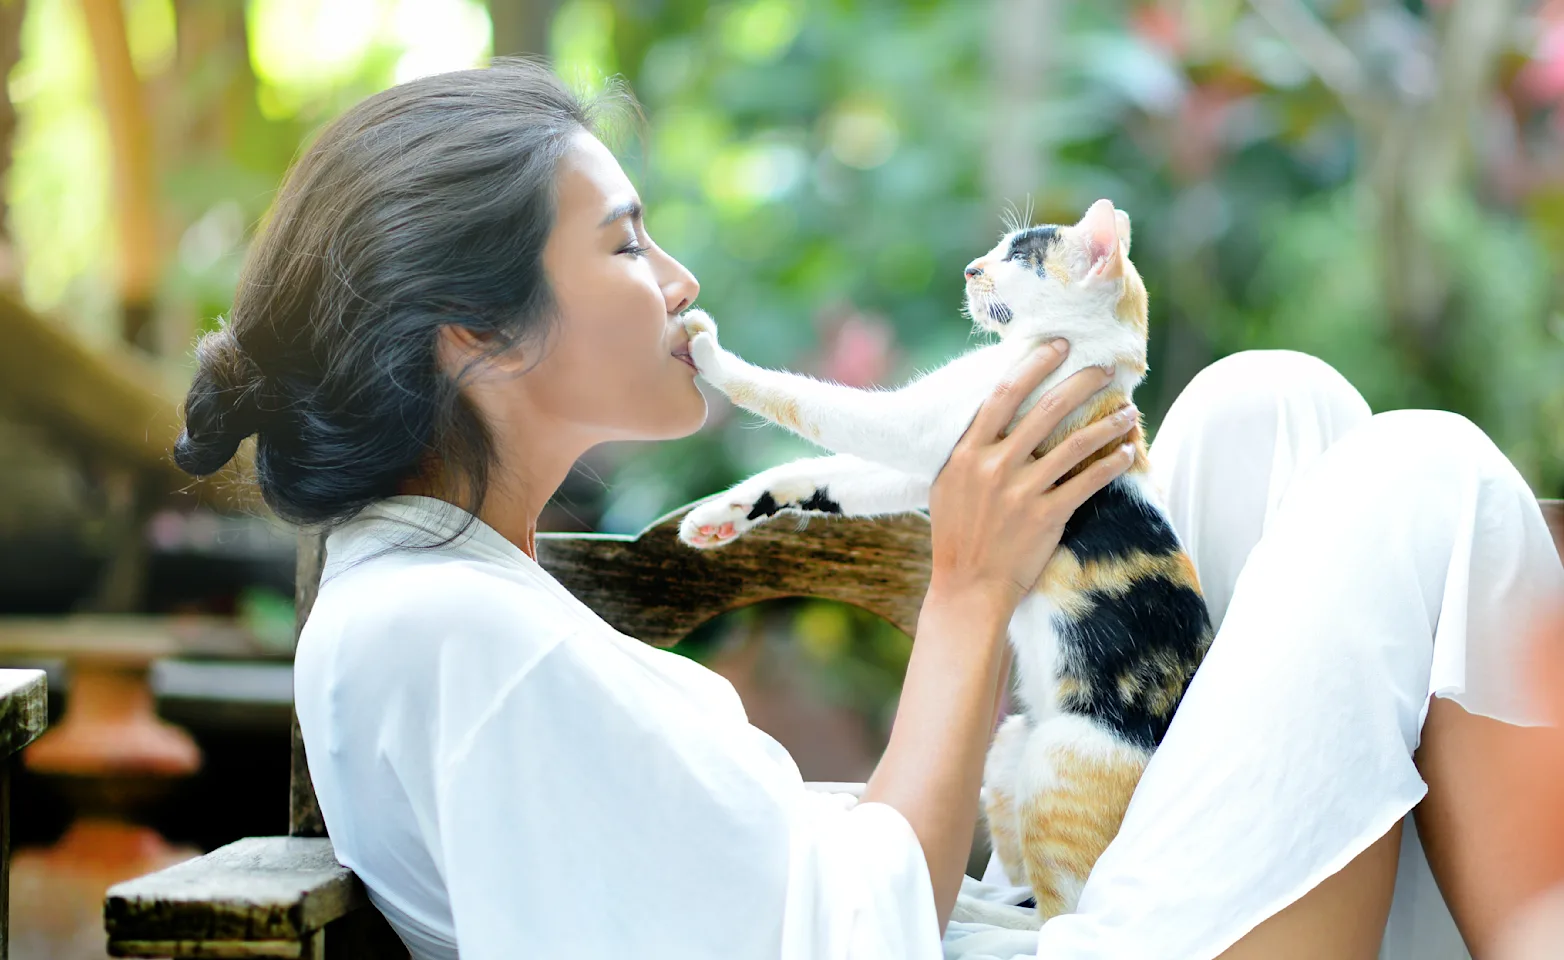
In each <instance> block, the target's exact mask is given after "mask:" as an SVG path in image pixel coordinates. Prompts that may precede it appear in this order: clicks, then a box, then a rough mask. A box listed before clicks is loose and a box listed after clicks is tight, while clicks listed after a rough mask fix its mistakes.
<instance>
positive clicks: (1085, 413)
mask: <svg viewBox="0 0 1564 960" xmlns="http://www.w3.org/2000/svg"><path fill="white" fill-rule="evenodd" d="M1114 363H1115V364H1117V365H1118V366H1119V367H1121V368H1124V369H1129V370H1135V371H1136V372H1137V373H1140V372H1143V371H1144V370H1145V369H1146V364H1145V362H1144V361H1142V360H1139V359H1136V358H1134V357H1117V358H1115V359H1114ZM1128 401H1129V398H1128V397H1126V396H1125V395H1124V394H1123V393H1121V392H1119V391H1118V390H1105V391H1103V392H1102V393H1099V394H1097V395H1096V396H1094V397H1092V398H1091V399H1090V400H1088V401H1086V403H1085V404H1084V405H1083V406H1082V407H1081V416H1080V422H1079V423H1078V424H1077V425H1075V426H1073V427H1071V428H1070V429H1068V430H1064V429H1060V430H1055V431H1054V432H1053V433H1051V434H1049V435H1048V438H1047V439H1046V440H1044V441H1043V442H1042V445H1041V446H1039V447H1038V448H1037V450H1036V451H1034V454H1033V455H1034V456H1037V457H1042V456H1044V455H1046V454H1047V453H1048V452H1049V451H1050V450H1053V449H1054V448H1055V447H1057V446H1059V444H1061V443H1063V442H1064V441H1065V440H1066V439H1068V438H1069V437H1070V436H1071V435H1072V434H1074V433H1075V432H1076V431H1077V430H1081V429H1084V428H1085V427H1087V426H1089V425H1091V424H1093V423H1096V422H1097V421H1098V420H1101V419H1103V418H1104V417H1108V416H1112V415H1113V414H1114V413H1115V412H1116V411H1117V410H1118V409H1119V408H1120V407H1122V406H1124V404H1125V403H1127V402H1128ZM1123 443H1133V444H1134V445H1135V461H1134V462H1133V463H1131V464H1130V467H1129V470H1128V472H1129V473H1144V472H1146V471H1148V470H1150V469H1151V461H1150V460H1149V459H1148V458H1147V456H1146V435H1145V432H1144V430H1143V429H1142V427H1141V424H1139V423H1137V424H1136V425H1135V426H1134V427H1132V428H1131V429H1130V431H1129V432H1128V433H1126V434H1125V435H1124V436H1122V437H1119V438H1117V439H1115V440H1114V441H1112V442H1111V443H1108V444H1106V445H1104V446H1103V447H1101V448H1100V449H1098V450H1096V451H1093V452H1092V453H1090V454H1088V455H1087V456H1086V458H1085V459H1084V460H1082V461H1081V462H1080V463H1078V464H1076V465H1075V466H1074V467H1071V468H1070V469H1069V470H1068V471H1066V473H1065V475H1064V476H1062V477H1060V478H1059V482H1060V483H1063V482H1064V481H1066V480H1069V479H1070V478H1072V477H1074V476H1076V475H1077V474H1079V473H1080V472H1081V471H1083V470H1085V469H1086V468H1087V467H1089V466H1091V465H1092V464H1094V463H1096V462H1097V461H1098V460H1101V459H1102V458H1103V457H1106V456H1109V455H1110V454H1112V453H1113V452H1114V451H1115V450H1117V449H1118V448H1119V445H1120V444H1123Z"/></svg>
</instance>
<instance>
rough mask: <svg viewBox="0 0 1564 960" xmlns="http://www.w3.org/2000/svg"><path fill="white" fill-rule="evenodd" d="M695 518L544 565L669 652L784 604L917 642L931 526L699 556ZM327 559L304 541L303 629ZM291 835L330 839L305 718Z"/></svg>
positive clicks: (748, 544) (913, 522)
mask: <svg viewBox="0 0 1564 960" xmlns="http://www.w3.org/2000/svg"><path fill="white" fill-rule="evenodd" d="M688 509H689V508H688V507H684V508H682V509H679V510H676V511H675V512H673V513H670V514H668V515H667V516H665V517H663V518H662V519H661V520H658V521H657V522H655V523H653V524H652V525H651V526H649V527H647V528H646V529H645V530H643V531H642V532H641V533H640V534H639V535H637V536H633V537H622V536H609V535H604V534H540V535H539V536H538V562H539V563H541V564H542V565H543V566H544V568H546V569H547V570H548V571H549V573H551V574H553V575H554V576H555V578H557V579H558V580H559V582H560V583H561V584H563V585H564V586H565V587H566V589H568V590H569V591H570V592H571V593H573V594H575V595H576V596H577V597H579V598H580V599H581V600H582V602H584V603H585V604H587V606H589V607H591V608H592V609H593V610H595V611H597V614H598V616H600V617H602V618H603V619H604V620H606V621H608V622H609V623H610V624H612V625H613V627H614V628H615V629H617V630H619V631H620V632H622V633H624V634H625V635H627V636H631V637H638V638H639V639H641V640H644V641H646V642H648V643H654V644H657V645H658V646H669V645H671V644H674V643H677V642H678V641H679V640H680V639H681V638H683V637H684V636H685V635H687V634H688V633H689V632H690V631H691V630H694V629H695V628H696V627H698V626H700V625H701V624H703V623H705V622H706V621H708V620H710V619H712V618H713V617H716V616H718V615H720V614H723V613H726V612H728V611H729V610H737V609H738V608H740V607H745V606H748V605H750V604H753V603H759V602H761V601H763V600H773V599H776V598H779V597H819V598H821V599H825V600H840V601H842V602H844V603H850V604H853V605H855V606H859V607H862V608H863V609H865V610H868V611H870V612H871V613H875V614H878V615H879V616H881V617H884V618H885V619H886V620H888V621H890V622H891V623H892V624H894V625H895V626H896V627H898V628H899V629H901V630H902V631H904V632H905V633H907V634H908V635H911V634H912V631H913V627H914V626H915V625H916V624H917V622H918V609H919V607H921V606H922V604H923V594H924V592H925V591H926V590H927V589H928V583H929V569H930V558H929V521H928V519H927V518H925V517H923V516H920V515H908V516H901V517H890V518H885V519H880V520H843V519H826V520H815V521H812V522H811V523H810V525H809V529H808V530H807V531H802V532H801V531H800V530H799V528H798V526H797V525H796V524H794V523H791V522H789V521H788V520H786V519H781V520H777V521H775V522H773V523H769V524H766V525H764V526H761V527H757V528H756V529H754V530H752V531H750V532H749V533H748V534H746V535H745V536H744V537H742V538H741V539H739V540H738V541H736V542H734V543H733V544H731V545H729V546H727V547H723V548H721V549H719V550H694V549H692V548H690V547H687V546H685V545H684V544H682V543H680V542H679V538H678V532H679V519H680V518H681V517H683V516H684V514H685V512H686V511H687V510H688ZM323 561H324V550H323V549H322V544H321V540H320V538H318V537H314V536H305V537H301V538H300V541H299V561H298V563H299V566H298V626H299V627H302V626H303V625H304V620H305V618H306V617H308V616H309V611H310V607H311V605H312V604H313V603H314V602H315V592H316V590H317V589H318V587H319V584H320V568H321V564H322V562H323ZM288 832H289V834H290V835H291V836H295V837H323V836H325V835H326V825H325V822H324V821H323V820H322V819H321V816H320V807H319V806H318V805H317V804H316V801H315V791H314V789H313V787H311V785H310V779H309V769H308V767H307V766H306V764H305V761H304V741H303V740H302V739H301V738H300V736H299V723H298V719H297V718H295V719H294V722H293V773H292V779H291V798H290V803H289V814H288Z"/></svg>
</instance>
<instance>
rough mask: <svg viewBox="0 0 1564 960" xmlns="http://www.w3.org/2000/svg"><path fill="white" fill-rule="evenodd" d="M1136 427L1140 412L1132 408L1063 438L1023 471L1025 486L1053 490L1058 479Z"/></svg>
mask: <svg viewBox="0 0 1564 960" xmlns="http://www.w3.org/2000/svg"><path fill="white" fill-rule="evenodd" d="M1138 423H1140V411H1139V410H1137V409H1135V405H1134V404H1127V405H1125V406H1124V407H1121V408H1120V409H1119V410H1117V411H1115V412H1114V413H1112V414H1110V415H1109V416H1106V417H1103V418H1102V419H1101V420H1097V421H1094V422H1092V423H1088V424H1087V425H1086V426H1084V427H1082V428H1080V429H1079V430H1076V431H1075V432H1074V433H1072V434H1070V435H1069V436H1068V437H1066V438H1065V439H1064V440H1063V442H1061V443H1060V444H1059V445H1058V446H1056V447H1054V448H1053V449H1052V450H1050V451H1048V452H1047V453H1046V454H1044V455H1043V456H1042V457H1041V458H1039V459H1038V461H1037V462H1036V463H1034V464H1030V465H1028V466H1027V467H1026V471H1027V476H1026V482H1027V483H1029V484H1030V483H1035V484H1036V485H1037V487H1038V488H1039V489H1044V488H1047V487H1051V486H1053V485H1054V484H1055V483H1057V482H1058V481H1059V478H1060V477H1062V476H1064V475H1065V474H1067V473H1069V472H1070V471H1071V470H1074V469H1075V468H1076V467H1077V466H1079V465H1080V464H1081V462H1082V461H1084V460H1085V459H1086V458H1087V457H1090V456H1091V455H1092V454H1094V453H1096V452H1097V451H1099V450H1101V449H1102V448H1104V447H1108V446H1111V445H1112V444H1113V442H1114V441H1115V440H1118V439H1119V438H1121V437H1123V436H1124V435H1125V434H1127V433H1129V432H1130V431H1131V430H1133V429H1134V428H1135V425H1136V424H1138Z"/></svg>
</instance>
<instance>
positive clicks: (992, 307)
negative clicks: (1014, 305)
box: [988, 303, 1015, 323]
mask: <svg viewBox="0 0 1564 960" xmlns="http://www.w3.org/2000/svg"><path fill="white" fill-rule="evenodd" d="M988 315H989V316H991V317H993V318H994V322H995V323H1009V322H1010V321H1011V320H1013V319H1015V314H1013V313H1011V312H1010V308H1009V307H1007V306H1005V305H1004V304H1002V303H991V304H989V305H988Z"/></svg>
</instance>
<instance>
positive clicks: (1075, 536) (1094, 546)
mask: <svg viewBox="0 0 1564 960" xmlns="http://www.w3.org/2000/svg"><path fill="white" fill-rule="evenodd" d="M1059 543H1060V545H1061V546H1066V547H1069V548H1070V552H1071V553H1073V554H1075V556H1076V558H1077V559H1079V560H1080V561H1081V562H1082V563H1086V562H1087V561H1090V560H1100V559H1106V558H1109V557H1120V556H1128V555H1129V554H1131V553H1134V552H1135V551H1137V550H1139V551H1142V552H1144V553H1149V554H1151V555H1152V556H1158V555H1161V554H1164V553H1176V552H1178V551H1179V549H1180V547H1179V543H1178V535H1177V534H1175V533H1174V532H1173V528H1172V527H1171V526H1169V524H1168V521H1167V519H1166V518H1165V517H1163V516H1162V514H1160V513H1158V512H1157V511H1155V510H1152V509H1151V508H1149V507H1147V506H1146V504H1145V503H1144V502H1143V501H1142V500H1141V499H1140V497H1139V496H1137V495H1136V494H1135V492H1134V491H1133V490H1132V489H1130V487H1129V484H1128V481H1125V480H1122V479H1120V480H1115V481H1113V482H1112V483H1110V484H1108V485H1107V486H1106V487H1104V488H1102V489H1101V490H1099V491H1097V492H1096V493H1095V494H1093V495H1092V498H1091V499H1090V500H1087V501H1086V502H1085V503H1083V504H1081V506H1080V509H1078V510H1076V511H1075V513H1074V514H1073V515H1072V516H1071V517H1070V520H1069V522H1067V523H1066V524H1065V525H1064V534H1063V535H1062V536H1061V537H1060V538H1059Z"/></svg>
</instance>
